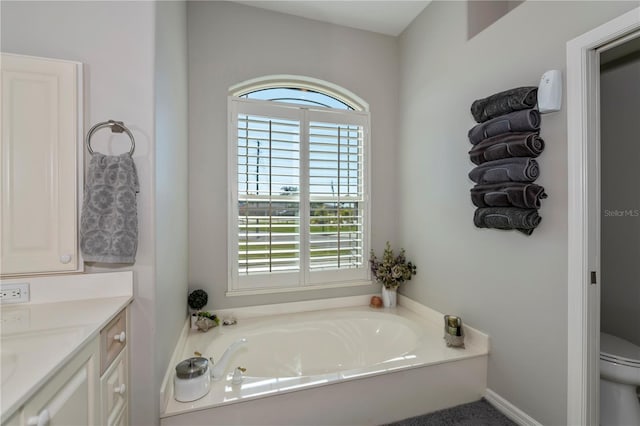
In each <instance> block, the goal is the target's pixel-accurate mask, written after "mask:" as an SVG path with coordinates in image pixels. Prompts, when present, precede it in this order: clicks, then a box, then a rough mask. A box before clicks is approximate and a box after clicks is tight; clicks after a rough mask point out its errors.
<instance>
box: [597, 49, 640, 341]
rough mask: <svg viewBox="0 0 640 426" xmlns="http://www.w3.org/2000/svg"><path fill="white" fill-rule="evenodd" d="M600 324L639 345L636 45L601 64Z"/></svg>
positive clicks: (639, 58) (639, 57)
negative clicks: (620, 56)
mask: <svg viewBox="0 0 640 426" xmlns="http://www.w3.org/2000/svg"><path fill="white" fill-rule="evenodd" d="M600 93H601V95H600V105H601V135H602V136H601V144H602V145H601V146H602V148H601V165H602V174H601V178H602V184H601V188H602V190H601V192H602V195H601V204H602V218H601V231H602V238H601V241H602V254H601V263H600V265H601V270H602V290H601V306H602V310H601V329H602V331H605V332H607V333H610V334H614V335H616V336H619V337H622V338H624V339H627V340H629V341H631V342H633V343H635V344H636V345H640V328H639V327H638V324H640V310H639V309H638V306H640V266H639V265H638V259H640V238H639V236H640V191H638V190H637V187H638V182H640V168H638V159H640V144H639V143H638V135H640V120H638V117H640V50H638V52H637V53H635V54H631V55H628V56H626V57H624V58H620V59H618V60H616V61H614V62H612V63H610V64H607V65H606V66H605V67H603V69H602V74H601V79H600Z"/></svg>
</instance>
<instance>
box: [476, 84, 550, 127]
mask: <svg viewBox="0 0 640 426" xmlns="http://www.w3.org/2000/svg"><path fill="white" fill-rule="evenodd" d="M537 103H538V88H537V87H535V86H530V87H517V88H515V89H510V90H505V91H504V92H500V93H496V94H493V95H491V96H489V97H487V98H484V99H478V100H476V101H474V102H473V104H471V114H472V115H473V118H474V119H475V120H476V121H477V122H478V123H484V122H485V121H487V120H490V119H492V118H495V117H498V116H500V115H504V114H508V113H510V112H513V111H520V110H522V109H529V108H534V107H535V106H536V104H537Z"/></svg>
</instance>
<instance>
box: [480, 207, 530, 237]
mask: <svg viewBox="0 0 640 426" xmlns="http://www.w3.org/2000/svg"><path fill="white" fill-rule="evenodd" d="M541 220H542V219H541V218H540V216H539V215H538V210H536V209H518V208H515V207H485V208H479V209H476V211H475V213H474V215H473V223H474V224H475V225H476V226H477V227H478V228H494V229H505V230H511V229H515V230H518V231H520V232H522V233H523V234H526V235H531V233H532V232H533V230H534V229H535V228H536V226H538V225H539V224H540V221H541Z"/></svg>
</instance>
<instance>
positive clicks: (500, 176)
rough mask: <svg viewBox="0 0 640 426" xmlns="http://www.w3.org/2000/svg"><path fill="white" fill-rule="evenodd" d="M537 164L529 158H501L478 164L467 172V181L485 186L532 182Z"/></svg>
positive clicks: (537, 173) (535, 177)
mask: <svg viewBox="0 0 640 426" xmlns="http://www.w3.org/2000/svg"><path fill="white" fill-rule="evenodd" d="M539 174H540V169H539V168H538V162H537V161H536V160H534V159H532V158H529V157H514V158H503V159H502V160H495V161H489V162H486V163H483V164H480V165H479V166H478V167H476V168H474V169H473V170H471V171H470V172H469V179H471V180H472V181H474V182H475V183H477V184H481V185H486V184H490V183H498V182H533V181H534V180H536V179H537V178H538V176H539Z"/></svg>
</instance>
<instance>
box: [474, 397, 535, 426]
mask: <svg viewBox="0 0 640 426" xmlns="http://www.w3.org/2000/svg"><path fill="white" fill-rule="evenodd" d="M484 397H485V399H486V400H487V401H488V402H489V403H490V404H491V405H493V406H494V407H495V408H496V409H497V410H498V411H500V412H501V413H502V414H504V415H505V416H507V417H509V418H510V419H511V420H513V421H514V422H516V423H518V424H519V425H520V426H542V424H541V423H539V422H537V421H536V419H534V418H533V417H531V416H529V415H528V414H527V413H525V412H524V411H522V410H521V409H519V408H518V407H516V406H515V405H513V404H512V403H511V402H509V401H507V400H506V399H504V398H503V397H501V396H500V395H498V394H497V393H495V392H494V391H492V390H491V389H487V390H486V391H485V392H484Z"/></svg>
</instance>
